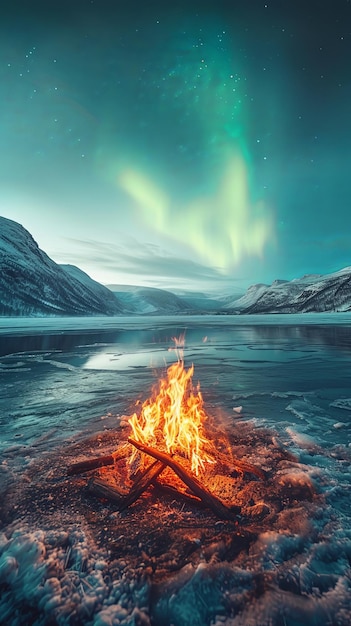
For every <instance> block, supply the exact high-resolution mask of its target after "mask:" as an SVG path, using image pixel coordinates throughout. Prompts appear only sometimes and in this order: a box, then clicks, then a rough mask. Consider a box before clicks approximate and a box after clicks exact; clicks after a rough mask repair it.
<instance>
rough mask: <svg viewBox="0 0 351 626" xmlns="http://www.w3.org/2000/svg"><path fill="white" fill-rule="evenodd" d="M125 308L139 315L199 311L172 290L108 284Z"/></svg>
mask: <svg viewBox="0 0 351 626" xmlns="http://www.w3.org/2000/svg"><path fill="white" fill-rule="evenodd" d="M107 286H108V288H109V289H110V290H111V291H112V292H113V293H114V295H115V296H116V298H117V299H118V301H119V302H121V303H122V304H123V307H124V310H125V311H128V312H129V313H132V314H139V315H152V314H153V315H157V314H159V315H167V314H168V315H172V314H173V315H176V314H177V313H199V309H197V308H196V307H195V306H193V305H192V304H191V303H188V302H186V301H185V300H184V299H183V298H179V297H178V296H176V295H175V294H174V293H172V292H171V291H167V290H165V289H157V288H154V287H138V286H135V285H107Z"/></svg>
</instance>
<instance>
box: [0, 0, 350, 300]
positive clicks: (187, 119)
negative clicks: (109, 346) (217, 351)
mask: <svg viewBox="0 0 351 626" xmlns="http://www.w3.org/2000/svg"><path fill="white" fill-rule="evenodd" d="M1 14H2V15H1V26H0V29H1V40H0V51H1V70H0V71H1V84H0V85H1V86H0V89H1V99H0V113H1V117H0V124H1V125H0V139H1V145H2V153H1V167H0V176H1V191H0V194H1V195H0V199H1V205H2V210H1V213H2V215H4V216H6V217H9V218H11V219H14V220H16V221H18V222H20V223H22V224H23V226H25V227H26V228H27V229H28V230H29V231H30V232H31V233H32V235H33V236H34V238H35V239H36V240H37V242H38V243H39V245H40V247H41V248H43V249H44V250H45V251H46V252H47V253H48V254H49V255H50V256H51V257H52V258H53V259H54V260H56V261H57V262H63V263H73V264H76V265H78V266H79V267H81V269H83V270H85V271H87V272H88V273H89V274H90V275H91V276H92V277H93V278H95V279H96V280H99V281H101V282H104V283H119V282H120V283H129V284H148V285H153V286H161V287H164V288H169V289H171V288H172V287H180V286H181V287H187V286H188V287H189V288H191V289H193V288H199V289H206V288H211V287H212V286H216V287H217V288H223V289H225V290H227V291H228V290H229V291H230V289H231V288H234V287H235V288H237V287H242V288H244V287H246V286H247V285H248V284H252V283H254V282H271V281H272V280H274V279H275V278H286V279H292V278H294V277H297V276H300V275H302V274H304V273H327V272H331V271H335V270H337V269H340V268H341V267H344V266H346V265H350V264H351V262H350V249H351V246H350V244H351V237H350V235H349V233H350V227H351V211H350V200H351V189H350V185H349V176H350V175H349V167H350V151H351V142H350V132H351V116H350V113H349V100H350V96H351V80H350V79H351V70H350V68H349V58H350V53H351V3H350V2H348V1H347V0H335V1H332V0H328V1H326V2H323V3H321V2H317V1H316V0H312V1H310V2H303V1H302V0H297V1H296V2H287V1H286V2H285V1H284V2H282V1H278V0H275V1H271V2H270V1H269V0H266V1H262V2H259V1H258V0H250V2H245V1H244V0H240V1H236V0H232V1H231V2H225V1H221V0H219V1H217V2H209V1H207V2H199V1H194V0H189V2H185V1H181V2H175V3H173V5H171V4H170V3H165V2H160V1H159V2H156V1H155V2H133V1H132V2H124V1H123V2H122V1H118V0H116V1H114V2H113V1H112V0H93V1H91V0H74V1H71V2H68V1H65V0H63V1H62V2H58V1H56V0H52V1H47V2H44V1H42V2H40V1H39V0H33V2H25V0H23V1H22V2H21V1H20V0H14V2H11V3H10V2H9V3H8V7H7V8H6V7H3V8H2V9H1Z"/></svg>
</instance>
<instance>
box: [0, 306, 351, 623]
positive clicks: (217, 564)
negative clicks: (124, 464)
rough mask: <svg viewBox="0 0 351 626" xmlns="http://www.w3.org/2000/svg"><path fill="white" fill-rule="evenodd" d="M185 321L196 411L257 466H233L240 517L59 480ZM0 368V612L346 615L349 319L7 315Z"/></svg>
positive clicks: (131, 400)
mask: <svg viewBox="0 0 351 626" xmlns="http://www.w3.org/2000/svg"><path fill="white" fill-rule="evenodd" d="M184 331H185V332H186V349H185V364H186V365H190V364H191V363H194V365H195V375H194V380H195V382H197V381H200V384H201V389H202V392H203V396H204V399H205V403H206V407H207V410H208V413H209V414H211V415H212V416H214V419H217V418H218V419H219V417H220V418H221V419H222V420H223V422H224V423H225V425H226V428H227V430H228V436H229V437H230V440H231V443H232V448H233V450H234V452H235V455H236V456H239V455H240V456H241V458H244V459H246V460H247V461H249V462H251V463H255V464H256V465H259V466H261V467H264V468H265V469H266V471H267V472H268V475H269V479H268V482H267V484H261V482H260V481H257V480H256V479H253V477H247V476H246V477H240V476H238V477H237V483H236V487H235V496H236V498H237V500H238V501H240V504H241V505H242V507H243V515H242V518H241V519H240V520H239V521H238V523H236V524H233V523H232V522H223V521H221V520H217V519H216V518H215V517H214V516H213V515H212V514H211V513H210V512H207V511H203V510H197V509H196V507H195V509H194V507H193V506H190V505H189V506H188V505H186V506H184V505H182V504H179V503H178V502H176V501H173V500H172V499H170V500H167V499H165V500H162V499H160V498H159V497H157V494H151V493H150V494H149V495H148V497H147V498H146V500H145V501H143V502H139V503H136V504H135V505H134V507H131V509H130V510H129V511H126V512H124V513H118V512H117V511H116V510H115V507H114V506H113V505H111V504H108V503H103V502H100V501H98V500H96V499H94V498H92V497H89V495H88V494H87V490H86V484H87V476H82V477H76V478H71V479H69V480H67V478H66V477H65V467H66V466H67V465H68V464H69V463H71V462H73V461H74V460H76V458H83V457H87V456H90V455H94V456H96V455H97V454H100V453H101V454H103V453H105V452H111V451H112V450H113V449H114V448H115V447H116V446H117V445H118V444H119V442H120V441H121V440H122V439H123V437H125V429H122V428H121V426H120V424H121V422H122V423H123V416H124V415H130V414H131V413H133V412H134V410H135V403H136V401H138V400H144V399H145V398H146V397H148V396H149V392H150V389H151V386H152V385H153V384H154V382H155V380H156V378H157V376H158V375H159V374H160V373H163V372H164V369H165V365H166V364H169V363H171V362H173V361H174V359H175V354H174V352H173V351H172V350H169V348H171V347H172V337H175V336H179V335H180V334H181V333H182V332H184ZM0 374H1V379H2V384H1V390H0V433H1V438H0V460H1V465H0V522H1V527H0V591H1V594H0V623H1V624H9V625H11V626H12V625H14V626H16V625H17V624H18V625H25V624H37V625H38V626H39V625H41V624H62V625H66V624H88V625H90V624H91V625H94V626H103V625H106V626H107V625H110V624H111V625H117V624H135V625H137V624H145V625H146V626H147V625H149V624H153V625H156V626H166V625H168V624H174V625H175V626H197V625H198V626H202V625H204V626H205V625H207V624H216V626H219V625H220V624H226V625H227V626H237V625H243V626H244V625H245V626H247V625H250V626H251V625H252V626H268V625H271V626H280V625H282V626H283V625H288V626H304V625H306V624H310V625H315V626H317V625H318V626H330V625H335V626H346V625H349V624H350V623H351V572H350V561H351V498H350V489H351V480H350V479H351V467H350V458H351V447H350V434H351V385H350V380H351V378H350V376H351V316H350V315H346V314H342V315H341V314H340V315H339V314H337V315H335V314H334V315H302V316H295V315H294V316H277V315H275V316H250V317H245V316H240V317H239V316H235V317H231V316H226V317H219V316H201V317H196V318H195V317H182V318H180V317H177V318H150V317H149V318H132V319H130V318H129V319H127V318H113V319H111V318H103V319H96V318H95V319H94V318H89V319H79V320H72V319H64V320H56V319H53V318H50V319H44V320H43V319H33V320H25V319H5V318H2V319H0ZM240 407H241V408H240ZM1 532H2V534H1Z"/></svg>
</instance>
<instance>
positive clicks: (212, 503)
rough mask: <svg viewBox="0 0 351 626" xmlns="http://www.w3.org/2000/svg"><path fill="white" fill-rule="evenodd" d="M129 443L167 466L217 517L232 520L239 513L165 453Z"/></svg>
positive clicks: (137, 442)
mask: <svg viewBox="0 0 351 626" xmlns="http://www.w3.org/2000/svg"><path fill="white" fill-rule="evenodd" d="M128 441H129V443H131V444H132V445H133V446H135V447H136V448H137V449H138V450H140V452H144V454H148V455H149V456H152V457H153V458H154V459H156V460H158V461H160V462H161V463H162V464H163V465H167V466H168V467H170V468H171V469H172V470H173V471H174V472H175V474H177V476H178V477H179V478H180V479H181V480H182V481H183V482H184V483H185V484H186V485H187V486H188V487H189V489H191V491H192V492H193V493H194V494H195V495H196V496H198V498H200V499H201V500H202V502H203V503H204V504H206V506H207V507H208V508H210V509H211V510H212V511H213V512H214V513H215V514H216V515H217V516H218V517H220V518H222V519H233V517H235V516H236V515H238V513H240V511H241V507H240V506H236V505H234V506H231V507H227V506H225V504H223V502H222V501H221V500H219V498H217V496H215V495H214V494H212V493H211V492H210V491H208V490H207V489H206V488H205V487H204V486H203V485H201V483H200V481H199V480H198V479H197V478H196V477H195V476H192V475H191V474H189V472H187V470H186V469H185V468H184V467H183V466H182V465H180V463H178V462H177V461H175V460H174V459H173V458H172V457H171V456H170V455H169V454H166V453H165V452H160V451H159V450H155V449H154V448H150V447H149V446H147V445H145V444H144V443H141V442H139V441H135V440H134V439H132V438H131V437H129V439H128Z"/></svg>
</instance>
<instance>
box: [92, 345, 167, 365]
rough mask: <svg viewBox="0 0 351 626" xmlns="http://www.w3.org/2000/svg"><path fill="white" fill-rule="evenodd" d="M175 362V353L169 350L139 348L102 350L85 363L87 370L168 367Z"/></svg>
mask: <svg viewBox="0 0 351 626" xmlns="http://www.w3.org/2000/svg"><path fill="white" fill-rule="evenodd" d="M173 362H174V353H173V354H170V352H169V350H164V349H159V350H157V349H155V350H138V351H137V352H132V353H124V354H116V353H115V352H111V351H110V350H107V351H106V350H102V351H101V352H98V353H97V354H94V355H92V356H91V357H89V358H88V360H87V361H86V363H84V365H83V369H85V370H125V369H128V368H133V367H150V368H158V367H166V366H168V365H170V364H171V363H173Z"/></svg>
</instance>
